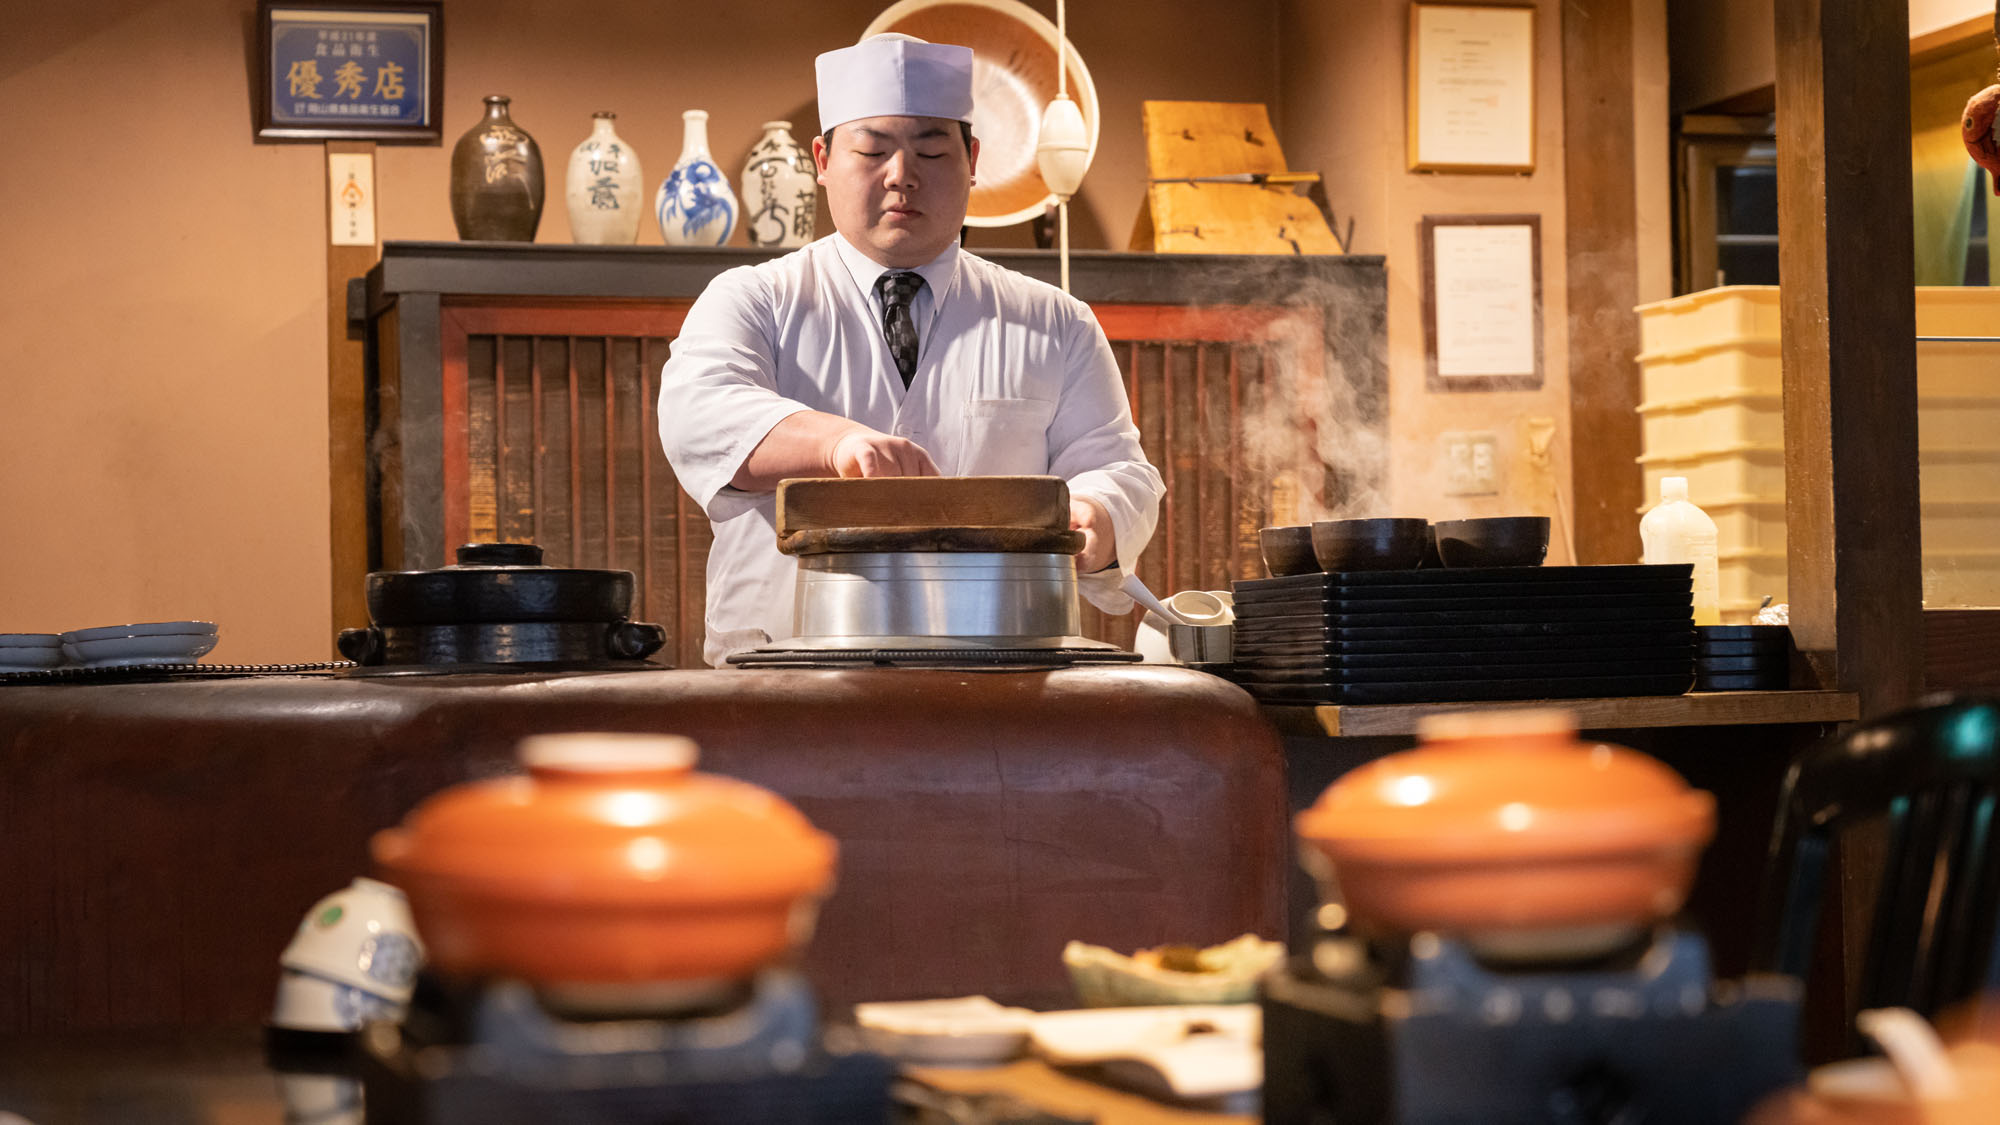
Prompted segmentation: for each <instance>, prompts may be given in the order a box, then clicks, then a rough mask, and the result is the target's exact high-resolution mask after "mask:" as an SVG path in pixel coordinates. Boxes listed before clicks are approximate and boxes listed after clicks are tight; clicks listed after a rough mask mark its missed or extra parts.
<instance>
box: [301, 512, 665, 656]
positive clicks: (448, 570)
mask: <svg viewBox="0 0 2000 1125" xmlns="http://www.w3.org/2000/svg"><path fill="white" fill-rule="evenodd" d="M457 554H458V562H457V563H456V564H455V565H452V566H446V567H440V568H439V569H437V570H384V571H376V572H374V573H372V574H370V575H369V576H368V618H369V620H370V622H372V623H371V624H370V625H369V626H368V627H367V628H365V629H345V630H342V631H341V634H340V637H339V640H338V642H337V643H338V645H339V648H340V651H341V654H342V655H343V656H346V657H347V658H348V659H349V660H352V661H354V662H355V663H357V664H361V665H364V666H368V667H398V668H402V667H408V668H421V667H424V666H432V665H451V666H456V667H465V666H476V665H502V666H505V665H514V664H544V665H546V664H559V665H564V666H568V667H620V666H626V667H629V666H631V665H632V664H635V663H637V662H640V661H643V660H645V659H646V657H648V656H651V655H652V654H653V653H655V652H657V651H659V649H660V646H661V645H663V644H665V643H666V630H665V629H662V628H661V627H660V626H658V625H650V624H646V623H644V622H637V621H632V620H630V615H631V607H632V572H631V571H629V570H588V569H582V568H575V567H554V566H544V565H542V549H541V547H539V546H537V545H536V544H533V543H467V544H465V545H464V546H462V547H460V548H458V553H457Z"/></svg>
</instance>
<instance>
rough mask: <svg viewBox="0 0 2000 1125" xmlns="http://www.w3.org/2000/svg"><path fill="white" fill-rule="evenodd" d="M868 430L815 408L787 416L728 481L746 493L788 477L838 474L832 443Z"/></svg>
mask: <svg viewBox="0 0 2000 1125" xmlns="http://www.w3.org/2000/svg"><path fill="white" fill-rule="evenodd" d="M867 429H868V427H866V426H864V425H862V424H861V423H859V422H856V421H854V420H853V419H851V418H842V417H840V416H839V415H837V414H826V413H822V412H821V411H818V410H801V411H799V412H798V413H796V414H791V415H787V416H786V417H785V418H783V419H782V420H780V421H779V422H778V424H777V425H775V426H772V427H771V430H770V432H769V433H767V434H765V435H764V440H763V441H760V442H758V443H757V446H756V448H754V449H752V450H751V451H750V456H748V457H745V458H744V459H743V466H742V467H741V468H739V469H737V470H736V475H735V476H734V477H731V478H730V481H729V484H730V486H731V487H732V488H739V489H742V490H743V491H745V492H769V491H771V490H772V489H774V488H777V487H778V482H779V481H781V480H786V479H788V478H791V477H832V476H839V475H840V474H839V473H838V472H836V471H835V470H834V467H833V447H834V445H835V443H837V442H838V441H840V439H841V438H843V437H846V436H847V435H848V434H851V433H854V432H855V431H857V430H867Z"/></svg>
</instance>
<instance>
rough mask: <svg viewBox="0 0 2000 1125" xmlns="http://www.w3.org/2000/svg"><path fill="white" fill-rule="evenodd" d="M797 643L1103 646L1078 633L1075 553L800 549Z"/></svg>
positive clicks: (840, 645) (792, 644) (842, 645)
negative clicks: (819, 551)
mask: <svg viewBox="0 0 2000 1125" xmlns="http://www.w3.org/2000/svg"><path fill="white" fill-rule="evenodd" d="M795 621H796V622H797V625H798V636H797V637H794V638H792V639H791V640H789V641H786V642H785V645H786V646H787V647H798V648H936V647H968V648H979V647H999V648H1076V647H1093V648H1094V647H1107V646H1103V645H1102V644H1101V643H1100V642H1097V641H1091V640H1087V639H1085V638H1083V637H1081V636H1079V635H1078V633H1079V632H1080V631H1081V629H1082V620H1081V618H1080V616H1079V614H1078V611H1077V601H1076V559H1075V557H1074V556H1071V555H1066V554H1056V553H1037V552H1002V551H994V552H981V553H953V552H925V551H883V552H877V553H872V554H827V555H803V556H800V558H799V580H798V594H797V602H796V617H795Z"/></svg>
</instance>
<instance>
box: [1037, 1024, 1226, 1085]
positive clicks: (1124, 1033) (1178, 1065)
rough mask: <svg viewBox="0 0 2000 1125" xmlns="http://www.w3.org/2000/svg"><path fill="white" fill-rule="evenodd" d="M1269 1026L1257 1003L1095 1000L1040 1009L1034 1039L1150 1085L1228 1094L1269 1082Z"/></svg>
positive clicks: (1069, 1058) (1059, 1056) (1049, 1054)
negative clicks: (1097, 1003)
mask: <svg viewBox="0 0 2000 1125" xmlns="http://www.w3.org/2000/svg"><path fill="white" fill-rule="evenodd" d="M1262 1029H1263V1019H1262V1014H1261V1013H1260V1012H1259V1010H1258V1008H1257V1005H1255V1004H1220V1005H1218V1004H1191V1005H1177V1006H1172V1007H1160V1008H1093V1009H1086V1010H1083V1011H1075V1012H1044V1013H1042V1014H1040V1015H1037V1016H1036V1017H1035V1019H1034V1032H1033V1039H1034V1044H1035V1051H1036V1053H1037V1054H1039V1055H1041V1056H1042V1057H1043V1058H1046V1059H1047V1060H1048V1061H1050V1062H1051V1063H1054V1064H1056V1065H1058V1066H1101V1067H1104V1068H1106V1072H1107V1074H1108V1075H1110V1076H1111V1077H1113V1078H1114V1079H1116V1080H1118V1081H1119V1082H1121V1083H1123V1084H1126V1085H1130V1086H1132V1087H1134V1088H1136V1089H1141V1090H1144V1091H1146V1092H1147V1093H1155V1094H1165V1095H1167V1096H1170V1097H1174V1098H1178V1099H1181V1100H1183V1101H1209V1100H1217V1099H1221V1100H1223V1101H1225V1102H1228V1101H1229V1100H1230V1099H1235V1098H1242V1097H1249V1096H1252V1095H1254V1094H1255V1092H1256V1091H1257V1090H1258V1089H1260V1088H1261V1087H1262V1086H1263V1084H1264V1055H1263V1049H1262V1046H1261V1043H1262Z"/></svg>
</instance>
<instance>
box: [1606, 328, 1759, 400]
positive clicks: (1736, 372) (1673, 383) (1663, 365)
mask: <svg viewBox="0 0 2000 1125" xmlns="http://www.w3.org/2000/svg"><path fill="white" fill-rule="evenodd" d="M1783 384H1784V380H1783V379H1782V378H1781V376H1780V367H1779V359H1778V341H1777V340H1775V339H1772V340H1748V341H1735V342H1730V343H1724V344H1714V345H1707V346H1702V347H1692V348H1682V349H1677V350H1674V351H1662V352H1642V353H1641V354H1640V356H1639V395H1640V401H1641V402H1680V401H1686V400H1689V399H1699V398H1715V397H1720V396H1727V395H1775V394H1777V393H1779V392H1780V390H1782V389H1783Z"/></svg>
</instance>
